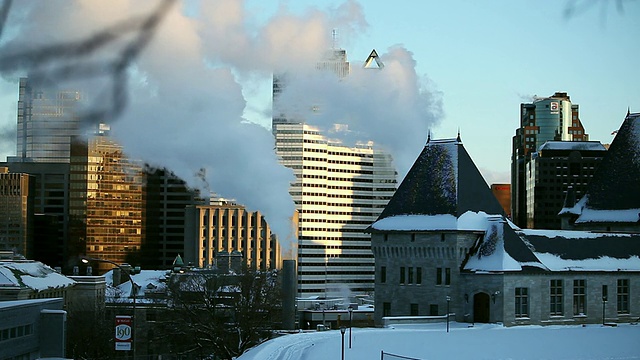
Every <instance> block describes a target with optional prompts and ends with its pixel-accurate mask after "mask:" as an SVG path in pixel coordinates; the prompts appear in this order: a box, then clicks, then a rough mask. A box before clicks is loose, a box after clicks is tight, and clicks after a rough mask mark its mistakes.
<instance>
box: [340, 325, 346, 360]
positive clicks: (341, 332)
mask: <svg viewBox="0 0 640 360" xmlns="http://www.w3.org/2000/svg"><path fill="white" fill-rule="evenodd" d="M345 331H347V329H346V328H345V327H344V326H340V334H342V360H344V333H345Z"/></svg>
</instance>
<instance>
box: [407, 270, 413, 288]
mask: <svg viewBox="0 0 640 360" xmlns="http://www.w3.org/2000/svg"><path fill="white" fill-rule="evenodd" d="M407 270H408V272H409V274H408V275H409V276H408V278H409V279H408V283H409V284H413V268H412V267H410V268H407Z"/></svg>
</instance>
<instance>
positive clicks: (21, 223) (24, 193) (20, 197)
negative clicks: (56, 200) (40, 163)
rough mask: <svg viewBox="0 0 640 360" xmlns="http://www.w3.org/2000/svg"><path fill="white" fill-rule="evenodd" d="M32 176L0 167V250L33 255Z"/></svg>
mask: <svg viewBox="0 0 640 360" xmlns="http://www.w3.org/2000/svg"><path fill="white" fill-rule="evenodd" d="M34 188H35V178H34V177H33V176H29V174H24V173H10V172H9V168H7V167H0V214H2V215H0V250H13V251H14V252H15V253H19V254H21V255H24V256H25V257H27V258H29V257H31V256H33V196H34Z"/></svg>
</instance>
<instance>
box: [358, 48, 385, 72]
mask: <svg viewBox="0 0 640 360" xmlns="http://www.w3.org/2000/svg"><path fill="white" fill-rule="evenodd" d="M374 61H375V62H376V65H377V66H372V63H373V62H374ZM383 67H384V64H383V63H382V61H381V60H380V57H379V56H378V53H377V52H376V49H373V50H371V53H370V54H369V57H367V60H365V61H364V66H363V68H365V69H378V70H381V69H382V68H383Z"/></svg>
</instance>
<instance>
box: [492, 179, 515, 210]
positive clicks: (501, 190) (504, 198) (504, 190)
mask: <svg viewBox="0 0 640 360" xmlns="http://www.w3.org/2000/svg"><path fill="white" fill-rule="evenodd" d="M491 192H492V193H493V196H495V197H496V199H498V202H499V203H500V206H502V210H504V213H505V215H506V216H507V217H508V218H511V184H491Z"/></svg>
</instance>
